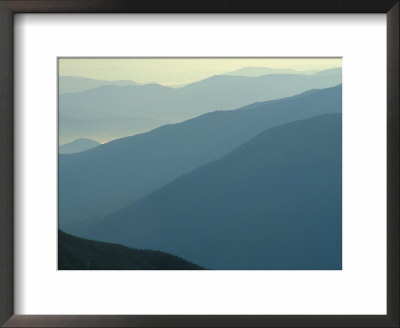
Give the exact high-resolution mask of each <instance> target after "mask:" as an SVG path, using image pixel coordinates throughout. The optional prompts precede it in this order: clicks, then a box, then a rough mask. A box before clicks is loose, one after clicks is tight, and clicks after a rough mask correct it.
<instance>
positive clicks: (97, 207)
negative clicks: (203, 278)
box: [59, 85, 342, 233]
mask: <svg viewBox="0 0 400 328" xmlns="http://www.w3.org/2000/svg"><path fill="white" fill-rule="evenodd" d="M341 110H342V89H341V85H340V86H337V87H333V88H328V89H323V90H312V91H308V92H306V93H304V94H301V95H297V96H294V97H291V98H285V99H280V100H275V101H269V102H262V103H256V104H253V105H250V106H246V107H243V108H241V109H238V110H233V111H217V112H212V113H208V114H205V115H202V116H200V117H197V118H195V119H191V120H188V121H185V122H182V123H179V124H174V125H166V126H162V127H160V128H157V129H155V130H153V131H150V132H148V133H143V134H140V135H135V136H133V137H128V138H123V139H118V140H115V141H112V142H109V143H107V144H103V145H101V146H99V147H96V148H95V149H92V150H88V151H86V152H83V153H79V154H72V155H60V156H59V223H60V228H62V229H65V230H66V231H67V232H68V231H70V232H74V233H75V232H76V231H71V230H68V228H67V227H65V224H66V223H68V222H71V221H74V220H77V219H86V218H92V217H97V216H104V215H106V214H109V213H112V212H114V211H116V210H118V209H120V208H122V207H124V206H127V205H128V204H130V203H132V202H133V201H135V200H137V199H139V198H141V197H143V196H145V195H147V194H149V193H151V192H153V191H155V190H157V189H159V188H160V187H162V186H163V185H165V184H167V183H169V182H171V181H173V180H174V179H176V178H178V177H179V176H181V175H183V174H185V173H187V172H189V171H191V170H193V169H195V168H197V167H199V166H201V165H203V164H206V163H208V162H211V161H214V160H217V159H219V158H221V157H222V156H224V155H226V154H227V153H228V152H230V151H232V150H233V149H235V148H236V147H238V146H239V145H241V144H244V143H245V142H247V141H248V140H250V139H251V138H253V137H254V136H255V135H257V134H258V133H260V132H261V131H263V130H265V129H267V128H271V127H273V126H277V125H280V124H284V123H287V122H291V121H295V120H300V119H304V118H310V117H313V116H317V115H320V114H325V113H340V112H341Z"/></svg>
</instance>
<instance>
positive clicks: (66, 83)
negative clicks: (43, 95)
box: [58, 76, 137, 94]
mask: <svg viewBox="0 0 400 328" xmlns="http://www.w3.org/2000/svg"><path fill="white" fill-rule="evenodd" d="M105 85H119V86H123V85H137V83H136V82H134V81H128V80H126V81H124V80H122V81H103V80H95V79H90V78H86V77H79V76H60V77H59V78H58V92H59V93H60V94H63V93H69V92H79V91H85V90H89V89H94V88H98V87H101V86H105Z"/></svg>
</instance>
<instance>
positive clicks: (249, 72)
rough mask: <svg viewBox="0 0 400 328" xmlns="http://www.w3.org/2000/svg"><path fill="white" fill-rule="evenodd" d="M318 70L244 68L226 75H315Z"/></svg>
mask: <svg viewBox="0 0 400 328" xmlns="http://www.w3.org/2000/svg"><path fill="white" fill-rule="evenodd" d="M317 72H318V71H317V70H308V71H296V70H294V69H281V68H269V67H244V68H241V69H238V70H236V71H233V72H230V73H225V75H234V76H252V77H256V76H262V75H266V74H306V75H309V74H314V73H317Z"/></svg>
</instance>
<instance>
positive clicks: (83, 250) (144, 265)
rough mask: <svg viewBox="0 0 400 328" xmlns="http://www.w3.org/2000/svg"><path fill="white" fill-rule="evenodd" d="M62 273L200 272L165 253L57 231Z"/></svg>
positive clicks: (185, 262)
mask: <svg viewBox="0 0 400 328" xmlns="http://www.w3.org/2000/svg"><path fill="white" fill-rule="evenodd" d="M58 269H59V270H201V269H203V268H201V267H199V266H197V265H195V264H192V263H190V262H187V261H185V260H184V259H181V258H179V257H177V256H173V255H170V254H167V253H164V252H159V251H151V250H142V249H140V250H139V249H132V248H129V247H124V246H121V245H118V244H109V243H102V242H98V241H93V240H87V239H82V238H77V237H75V236H72V235H70V234H66V233H65V232H63V231H61V230H58Z"/></svg>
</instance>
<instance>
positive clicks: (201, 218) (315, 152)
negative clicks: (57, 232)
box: [83, 114, 342, 270]
mask: <svg viewBox="0 0 400 328" xmlns="http://www.w3.org/2000/svg"><path fill="white" fill-rule="evenodd" d="M341 118H342V116H341V114H330V115H322V116H318V117H314V118H310V119H307V120H300V121H296V122H292V123H288V124H284V125H281V126H278V127H275V128H271V129H268V130H266V131H264V132H262V133H260V134H258V135H257V136H256V137H254V138H253V139H251V140H250V141H249V142H247V143H245V144H244V145H242V146H240V147H238V148H237V149H235V150H234V151H232V152H231V153H229V154H227V155H226V156H224V157H223V158H222V159H220V160H218V161H215V162H212V163H208V164H206V165H203V166H201V167H199V168H198V169H195V170H194V171H192V172H190V173H188V174H186V175H184V176H181V177H180V178H178V179H176V180H175V181H173V182H171V183H170V184H168V185H166V186H164V187H163V188H161V189H160V190H158V191H156V192H154V193H152V194H150V195H148V196H146V197H144V198H142V199H140V200H138V201H136V202H135V203H133V204H132V205H130V206H129V207H127V208H125V209H123V210H121V211H119V212H117V213H114V214H112V215H110V216H108V217H106V218H104V219H103V220H101V221H99V222H97V223H96V224H95V225H93V226H92V227H91V229H88V230H87V231H85V232H84V233H83V235H84V236H86V237H90V238H93V239H97V240H103V241H108V242H117V241H118V242H119V243H122V244H125V245H129V246H133V245H134V246H135V247H139V248H151V249H158V250H162V251H165V252H169V253H172V254H176V255H178V256H181V257H183V258H185V259H187V260H189V261H193V262H194V263H197V264H199V265H202V266H205V267H207V268H210V269H300V270H301V269H341V245H342V239H341V231H342V223H341V222H342V221H341V215H342V203H341V199H342V120H341Z"/></svg>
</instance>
